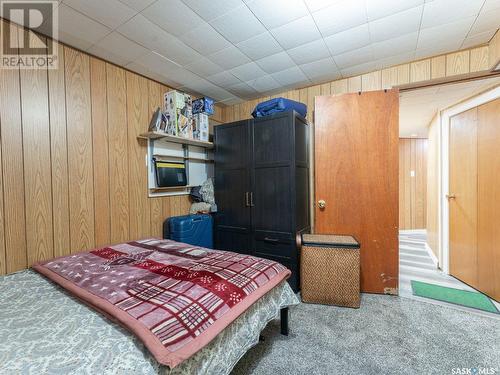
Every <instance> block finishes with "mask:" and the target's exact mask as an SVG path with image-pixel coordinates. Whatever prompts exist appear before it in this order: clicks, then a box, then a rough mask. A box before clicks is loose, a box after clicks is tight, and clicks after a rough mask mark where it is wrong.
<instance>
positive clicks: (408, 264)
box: [399, 259, 436, 271]
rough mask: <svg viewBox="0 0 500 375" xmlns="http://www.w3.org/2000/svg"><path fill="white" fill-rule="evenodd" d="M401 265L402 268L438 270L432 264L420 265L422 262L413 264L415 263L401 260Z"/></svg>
mask: <svg viewBox="0 0 500 375" xmlns="http://www.w3.org/2000/svg"><path fill="white" fill-rule="evenodd" d="M399 265H400V266H410V267H415V268H418V269H425V270H433V271H435V270H436V266H434V264H432V263H420V262H413V261H406V260H404V259H403V260H401V259H400V260H399Z"/></svg>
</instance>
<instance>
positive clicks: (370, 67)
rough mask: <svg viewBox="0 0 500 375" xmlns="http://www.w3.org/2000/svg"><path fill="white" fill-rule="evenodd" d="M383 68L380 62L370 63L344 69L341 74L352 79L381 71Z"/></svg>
mask: <svg viewBox="0 0 500 375" xmlns="http://www.w3.org/2000/svg"><path fill="white" fill-rule="evenodd" d="M381 68H382V66H381V64H380V62H377V61H369V62H366V63H363V64H359V65H353V66H350V67H347V68H344V69H342V70H341V73H342V76H343V77H352V76H357V75H360V74H364V73H369V72H373V71H375V70H379V69H381Z"/></svg>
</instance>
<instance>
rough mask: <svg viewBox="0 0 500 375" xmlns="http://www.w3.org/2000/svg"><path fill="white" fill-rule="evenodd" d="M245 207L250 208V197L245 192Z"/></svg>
mask: <svg viewBox="0 0 500 375" xmlns="http://www.w3.org/2000/svg"><path fill="white" fill-rule="evenodd" d="M245 207H250V197H249V193H248V191H245Z"/></svg>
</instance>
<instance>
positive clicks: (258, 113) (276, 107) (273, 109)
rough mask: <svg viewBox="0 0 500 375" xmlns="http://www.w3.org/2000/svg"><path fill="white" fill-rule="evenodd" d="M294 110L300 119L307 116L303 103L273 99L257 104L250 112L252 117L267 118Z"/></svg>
mask: <svg viewBox="0 0 500 375" xmlns="http://www.w3.org/2000/svg"><path fill="white" fill-rule="evenodd" d="M291 110H294V111H295V112H297V113H298V114H299V115H301V116H302V117H306V115H307V106H306V105H305V104H304V103H300V102H296V101H294V100H290V99H285V98H274V99H270V100H266V101H265V102H262V103H259V104H257V106H256V107H255V109H254V110H253V112H252V116H253V117H263V116H269V115H272V114H273V113H278V112H285V111H291Z"/></svg>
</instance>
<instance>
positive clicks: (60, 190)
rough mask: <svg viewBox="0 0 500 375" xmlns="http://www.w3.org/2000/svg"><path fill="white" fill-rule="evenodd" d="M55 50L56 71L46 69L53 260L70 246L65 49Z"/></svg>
mask: <svg viewBox="0 0 500 375" xmlns="http://www.w3.org/2000/svg"><path fill="white" fill-rule="evenodd" d="M56 46H57V47H56V48H57V49H58V60H59V69H49V70H48V75H49V113H50V144H51V145H50V153H51V176H52V217H53V223H52V225H53V227H54V239H53V241H54V256H62V255H66V254H68V253H69V251H70V242H69V187H68V145H67V134H66V97H65V94H66V93H65V77H64V47H63V46H62V45H60V44H56Z"/></svg>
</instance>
